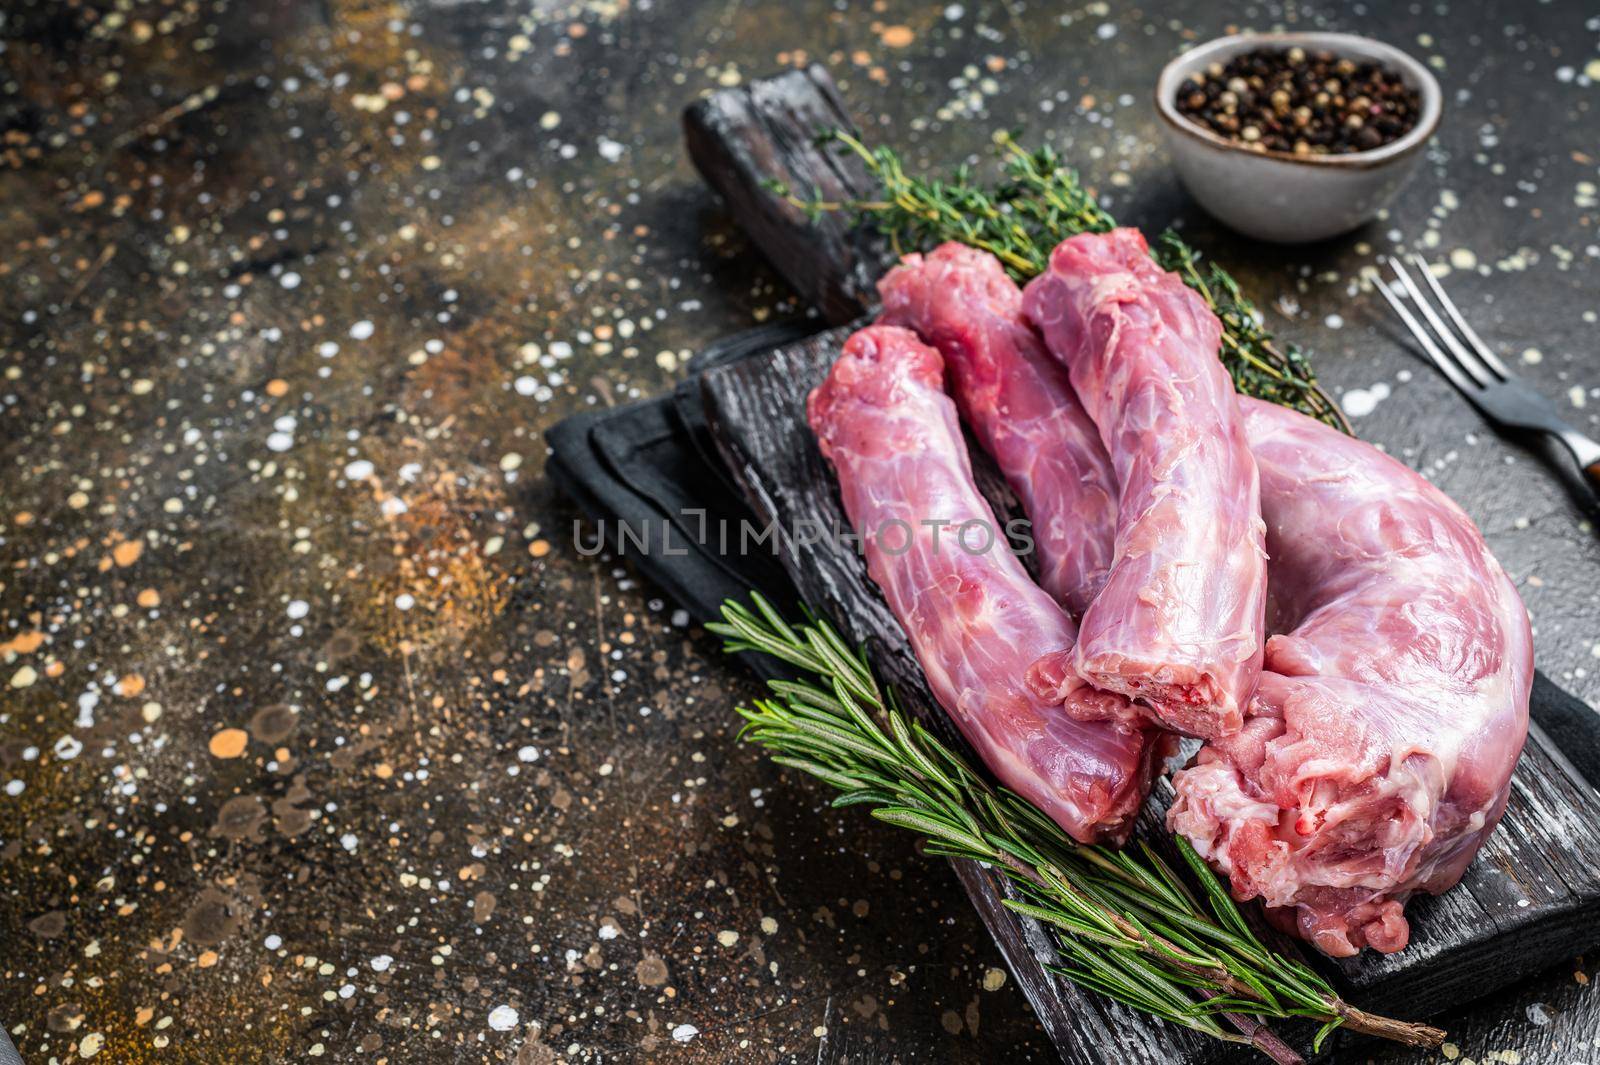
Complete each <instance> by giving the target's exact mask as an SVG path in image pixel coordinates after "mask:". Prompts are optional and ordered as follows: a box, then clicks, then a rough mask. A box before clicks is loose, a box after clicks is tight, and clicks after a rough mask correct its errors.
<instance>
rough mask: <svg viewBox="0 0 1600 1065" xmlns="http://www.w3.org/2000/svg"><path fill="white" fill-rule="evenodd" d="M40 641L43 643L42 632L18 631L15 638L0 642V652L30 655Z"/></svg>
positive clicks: (36, 648) (37, 647)
mask: <svg viewBox="0 0 1600 1065" xmlns="http://www.w3.org/2000/svg"><path fill="white" fill-rule="evenodd" d="M42 643H44V633H42V632H24V633H20V634H18V635H17V636H16V637H15V638H13V639H10V640H7V641H6V642H5V643H0V654H7V653H16V654H19V655H31V654H32V653H33V652H35V651H37V650H38V649H39V645H40V644H42Z"/></svg>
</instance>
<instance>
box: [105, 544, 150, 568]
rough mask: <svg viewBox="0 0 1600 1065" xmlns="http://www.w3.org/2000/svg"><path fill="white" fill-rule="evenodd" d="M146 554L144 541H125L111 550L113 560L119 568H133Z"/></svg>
mask: <svg viewBox="0 0 1600 1065" xmlns="http://www.w3.org/2000/svg"><path fill="white" fill-rule="evenodd" d="M142 554H144V541H143V540H124V541H122V543H120V544H118V545H117V546H116V547H113V548H112V549H111V558H112V560H113V561H115V562H116V564H117V565H119V566H131V565H133V564H134V563H135V562H137V561H139V556H140V555H142Z"/></svg>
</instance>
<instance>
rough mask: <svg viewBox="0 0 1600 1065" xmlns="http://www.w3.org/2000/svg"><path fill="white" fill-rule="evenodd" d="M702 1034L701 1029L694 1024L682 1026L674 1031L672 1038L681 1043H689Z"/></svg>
mask: <svg viewBox="0 0 1600 1065" xmlns="http://www.w3.org/2000/svg"><path fill="white" fill-rule="evenodd" d="M699 1034H700V1029H698V1028H696V1027H695V1026H694V1025H692V1024H680V1025H678V1026H677V1027H676V1028H674V1029H673V1030H672V1038H673V1039H674V1040H676V1041H677V1042H679V1043H687V1042H688V1041H689V1040H691V1039H693V1038H694V1037H695V1036H697V1035H699Z"/></svg>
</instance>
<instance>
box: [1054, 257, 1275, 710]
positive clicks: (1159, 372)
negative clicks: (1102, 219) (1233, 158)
mask: <svg viewBox="0 0 1600 1065" xmlns="http://www.w3.org/2000/svg"><path fill="white" fill-rule="evenodd" d="M1023 310H1024V313H1025V314H1026V315H1027V317H1028V318H1029V320H1031V321H1032V322H1033V324H1034V325H1035V326H1037V327H1038V329H1039V330H1040V332H1041V333H1042V334H1043V336H1044V340H1045V344H1046V346H1047V347H1048V348H1049V349H1050V351H1051V353H1052V354H1054V355H1055V356H1056V357H1057V358H1058V359H1060V360H1061V361H1062V362H1064V363H1065V364H1066V366H1067V369H1068V371H1069V372H1070V375H1071V380H1072V385H1073V388H1074V389H1075V390H1076V392H1077V394H1078V396H1079V398H1080V399H1081V400H1082V401H1083V406H1084V408H1085V409H1086V410H1087V411H1088V412H1089V416H1090V417H1091V418H1092V419H1093V420H1094V422H1095V424H1096V425H1097V426H1098V427H1099V430H1100V438H1101V440H1102V441H1103V442H1104V444H1105V447H1106V450H1107V452H1108V453H1109V454H1110V456H1111V462H1112V467H1113V469H1114V470H1115V472H1116V479H1117V484H1118V488H1119V495H1120V510H1119V516H1118V520H1117V529H1116V555H1115V560H1114V561H1113V563H1112V566H1111V572H1110V574H1109V576H1108V577H1107V579H1106V583H1105V587H1104V589H1103V590H1102V591H1101V593H1100V595H1099V597H1098V598H1096V599H1095V601H1094V602H1093V603H1092V604H1091V605H1090V606H1089V609H1088V610H1087V611H1086V612H1085V613H1084V616H1083V622H1082V632H1081V635H1080V638H1079V641H1078V645H1077V651H1076V656H1075V663H1076V666H1077V670H1078V672H1079V673H1080V674H1082V676H1083V677H1085V678H1086V679H1088V680H1089V681H1090V682H1092V683H1093V684H1095V685H1096V686H1097V687H1100V688H1103V689H1106V690H1108V691H1116V692H1121V693H1123V694H1125V695H1128V696H1129V697H1131V698H1135V699H1140V700H1142V701H1144V702H1145V703H1147V704H1149V706H1151V707H1152V708H1153V709H1154V711H1155V712H1156V714H1158V715H1159V716H1160V718H1161V720H1162V721H1164V722H1165V723H1167V724H1168V725H1169V726H1170V727H1172V728H1174V729H1177V730H1178V731H1181V732H1186V733H1189V734H1191V735H1196V736H1203V737H1210V736H1224V735H1228V734H1230V733H1234V732H1237V731H1238V730H1239V728H1240V726H1241V725H1242V723H1243V719H1244V709H1245V706H1246V705H1247V704H1248V702H1249V700H1250V697H1251V695H1252V694H1253V693H1254V691H1255V687H1256V682H1257V678H1258V677H1259V675H1260V671H1261V653H1262V636H1263V631H1262V630H1263V615H1264V611H1265V608H1266V552H1265V550H1264V548H1263V529H1262V524H1261V515H1260V505H1259V500H1258V494H1257V493H1258V482H1257V476H1256V467H1255V460H1254V459H1252V458H1251V456H1250V451H1249V448H1248V447H1247V446H1246V444H1245V438H1244V429H1243V425H1242V422H1241V420H1240V417H1239V411H1238V407H1237V405H1236V403H1235V401H1234V399H1235V396H1234V391H1233V383H1232V382H1231V381H1230V380H1229V378H1228V375H1227V373H1226V371H1224V370H1223V368H1222V364H1221V363H1220V362H1219V361H1218V359H1217V351H1218V346H1219V343H1220V337H1221V324H1220V323H1219V322H1218V321H1217V318H1216V316H1215V315H1214V314H1212V313H1211V310H1210V308H1209V307H1207V306H1206V304H1205V302H1204V301H1203V300H1201V298H1200V297H1199V296H1198V295H1196V294H1195V293H1194V292H1193V291H1192V290H1190V289H1189V288H1188V287H1187V286H1186V285H1184V284H1183V282H1182V281H1181V280H1180V279H1179V278H1178V277H1177V276H1176V275H1173V274H1169V273H1167V272H1166V271H1164V270H1162V269H1161V268H1160V267H1159V266H1157V265H1156V264H1155V262H1154V261H1153V260H1151V258H1150V256H1149V249H1148V247H1147V246H1146V244H1145V241H1144V237H1143V236H1142V235H1140V233H1139V232H1138V231H1137V230H1133V229H1118V230H1113V231H1112V232H1110V233H1086V234H1081V235H1079V236H1076V237H1073V238H1071V239H1070V240H1067V241H1063V242H1062V243H1061V244H1060V245H1059V246H1058V247H1057V248H1056V249H1055V251H1054V252H1053V253H1052V254H1051V256H1050V268H1049V269H1048V270H1047V271H1046V272H1045V273H1043V274H1040V275H1039V276H1038V277H1036V278H1035V279H1034V280H1032V281H1031V282H1029V283H1028V287H1027V289H1026V291H1025V294H1024V298H1023Z"/></svg>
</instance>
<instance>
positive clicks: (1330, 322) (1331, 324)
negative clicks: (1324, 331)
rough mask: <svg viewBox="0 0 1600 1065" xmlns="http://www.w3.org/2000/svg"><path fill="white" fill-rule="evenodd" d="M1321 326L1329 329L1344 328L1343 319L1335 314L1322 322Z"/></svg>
mask: <svg viewBox="0 0 1600 1065" xmlns="http://www.w3.org/2000/svg"><path fill="white" fill-rule="evenodd" d="M1322 324H1323V325H1326V326H1327V327H1328V328H1329V329H1342V328H1344V318H1343V317H1341V316H1340V315H1337V314H1330V315H1328V317H1326V318H1324V319H1323V320H1322Z"/></svg>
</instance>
